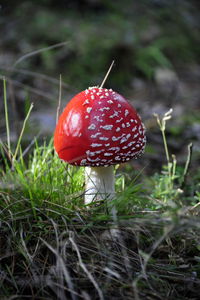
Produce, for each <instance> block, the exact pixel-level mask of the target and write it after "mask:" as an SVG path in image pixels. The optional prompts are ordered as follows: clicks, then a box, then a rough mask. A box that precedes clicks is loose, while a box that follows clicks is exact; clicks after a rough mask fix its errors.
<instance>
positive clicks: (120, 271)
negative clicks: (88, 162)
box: [0, 81, 200, 300]
mask: <svg viewBox="0 0 200 300" xmlns="http://www.w3.org/2000/svg"><path fill="white" fill-rule="evenodd" d="M4 103H5V111H6V131H7V137H8V139H7V144H3V143H1V154H2V161H1V167H0V174H1V175H0V176H1V177H0V178H1V179H0V262H1V265H0V295H1V298H2V299H25V298H29V299H45V300H46V299H198V297H199V292H200V279H199V278H200V239H199V230H200V221H199V207H200V193H199V177H200V174H199V173H198V170H197V172H196V174H195V176H193V177H192V178H191V175H190V174H189V166H190V162H191V159H192V156H191V149H192V148H191V146H189V148H188V156H187V157H186V163H185V166H178V165H177V162H176V158H175V156H172V155H171V154H170V153H169V149H168V145H167V137H166V131H165V129H166V122H167V121H168V120H169V119H170V118H171V114H172V111H171V110H170V111H169V112H167V113H166V114H165V115H164V116H163V117H162V118H161V117H160V116H158V115H156V118H157V122H158V125H159V127H160V130H161V134H162V137H163V144H164V148H165V153H166V158H165V159H166V165H164V166H163V168H162V171H161V172H160V173H157V174H154V175H153V176H148V177H147V176H144V175H143V174H142V171H141V173H139V174H136V175H134V176H129V173H128V167H127V169H126V166H124V168H123V173H122V170H121V169H120V168H118V166H117V167H116V191H117V194H116V198H115V199H114V200H113V203H112V204H114V205H115V206H116V208H117V212H118V214H117V216H116V217H114V218H113V216H112V215H111V214H110V213H109V211H110V210H109V209H108V207H107V204H106V203H100V205H98V206H95V205H91V208H90V209H89V210H88V209H87V208H86V207H85V206H84V204H83V196H84V174H83V168H77V167H72V166H70V165H67V164H65V163H63V162H61V161H60V160H59V159H58V157H57V155H55V153H54V150H53V144H52V140H51V141H49V142H47V141H45V142H44V143H43V144H39V143H38V141H37V140H35V142H34V146H33V148H34V149H33V151H32V153H31V154H30V155H29V158H28V159H27V158H25V156H24V153H25V152H26V151H25V152H23V151H22V149H21V141H22V136H23V132H24V129H25V125H26V123H27V121H28V117H29V115H30V112H31V109H32V107H30V109H29V111H28V113H27V117H26V118H25V121H24V125H23V127H22V131H21V134H20V137H19V140H18V143H17V145H16V147H15V148H14V150H13V151H12V150H11V149H13V147H12V146H13V145H11V143H10V140H9V136H10V134H9V118H8V113H9V112H8V110H7V99H6V84H5V81H4Z"/></svg>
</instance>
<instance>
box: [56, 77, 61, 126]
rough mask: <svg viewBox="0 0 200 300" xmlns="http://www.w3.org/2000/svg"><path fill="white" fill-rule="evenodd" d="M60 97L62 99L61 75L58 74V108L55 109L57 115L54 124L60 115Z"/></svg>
mask: <svg viewBox="0 0 200 300" xmlns="http://www.w3.org/2000/svg"><path fill="white" fill-rule="evenodd" d="M61 97H62V75H61V74H60V83H59V96H58V107H57V113H56V124H57V123H58V118H59V114H60V105H61Z"/></svg>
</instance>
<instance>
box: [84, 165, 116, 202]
mask: <svg viewBox="0 0 200 300" xmlns="http://www.w3.org/2000/svg"><path fill="white" fill-rule="evenodd" d="M114 182H115V180H114V168H113V166H109V167H85V185H86V188H85V204H89V203H91V202H96V201H100V200H104V199H112V198H113V197H114V195H115V186H114Z"/></svg>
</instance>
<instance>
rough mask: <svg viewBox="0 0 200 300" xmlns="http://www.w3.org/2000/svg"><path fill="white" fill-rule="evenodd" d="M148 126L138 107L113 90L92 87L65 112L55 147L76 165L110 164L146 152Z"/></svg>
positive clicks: (64, 157)
mask: <svg viewBox="0 0 200 300" xmlns="http://www.w3.org/2000/svg"><path fill="white" fill-rule="evenodd" d="M145 143H146V137H145V129H144V125H143V123H142V122H141V119H140V116H139V115H138V114H137V112H136V111H135V109H134V108H133V107H132V106H131V105H130V104H129V103H128V102H127V101H126V100H125V99H124V98H123V97H122V96H121V95H119V94H118V93H116V92H114V91H113V90H112V89H109V90H108V89H105V88H98V87H91V88H88V89H86V90H85V91H83V92H81V93H79V94H77V95H76V96H75V97H74V98H72V100H71V101H70V102H69V103H68V104H67V106H66V107H65V110H64V111H63V113H62V114H61V116H60V118H59V120H58V123H57V126H56V130H55V134H54V147H55V150H56V152H57V153H58V156H59V157H60V158H61V159H63V160H64V161H67V162H68V163H70V164H72V165H78V166H92V167H96V166H109V165H113V164H118V163H120V162H126V161H128V160H130V159H132V158H137V157H138V156H139V155H141V154H142V153H143V152H144V148H145Z"/></svg>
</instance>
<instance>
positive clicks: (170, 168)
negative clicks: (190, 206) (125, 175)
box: [153, 108, 192, 207]
mask: <svg viewBox="0 0 200 300" xmlns="http://www.w3.org/2000/svg"><path fill="white" fill-rule="evenodd" d="M172 112H173V109H172V108H171V109H170V110H169V111H167V112H166V113H165V114H164V116H163V117H162V118H160V116H159V115H158V114H154V116H155V117H156V120H157V123H158V126H159V128H160V130H161V133H162V139H163V144H164V149H165V156H166V161H167V165H164V166H163V170H162V173H161V174H156V175H155V177H154V178H155V189H154V191H153V196H154V197H155V198H156V199H160V200H162V201H163V203H164V204H165V205H170V206H171V207H176V206H177V205H181V200H180V195H181V194H183V192H184V191H183V187H184V185H185V182H186V176H187V173H188V170H189V166H190V162H191V154H192V143H191V144H189V146H188V156H187V159H186V163H185V167H184V169H181V168H178V166H177V160H176V156H175V155H174V154H170V153H169V149H168V144H167V137H166V122H167V121H168V120H170V119H171V117H172Z"/></svg>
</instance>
